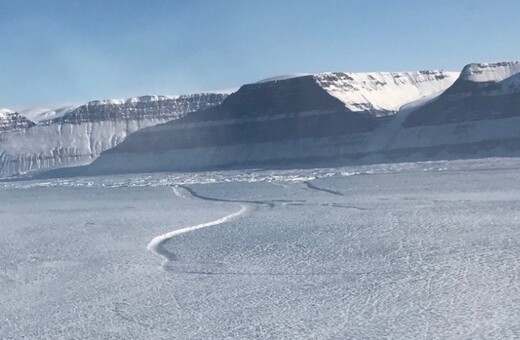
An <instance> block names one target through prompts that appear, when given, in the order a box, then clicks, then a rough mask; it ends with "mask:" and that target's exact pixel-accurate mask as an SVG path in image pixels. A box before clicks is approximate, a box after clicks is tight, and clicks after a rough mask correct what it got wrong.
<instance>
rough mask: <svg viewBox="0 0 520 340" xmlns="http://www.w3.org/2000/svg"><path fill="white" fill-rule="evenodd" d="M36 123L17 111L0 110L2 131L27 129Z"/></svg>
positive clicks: (0, 129)
mask: <svg viewBox="0 0 520 340" xmlns="http://www.w3.org/2000/svg"><path fill="white" fill-rule="evenodd" d="M34 125H35V123H33V122H32V121H30V120H29V119H27V118H25V117H24V116H22V115H21V114H19V113H17V112H0V133H5V132H10V131H19V130H25V129H28V128H30V127H31V126H34Z"/></svg>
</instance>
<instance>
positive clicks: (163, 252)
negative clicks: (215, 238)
mask: <svg viewBox="0 0 520 340" xmlns="http://www.w3.org/2000/svg"><path fill="white" fill-rule="evenodd" d="M180 187H182V188H183V189H185V190H186V191H188V192H189V193H190V194H192V195H193V196H195V197H199V196H198V195H196V194H195V195H194V193H195V192H194V191H193V190H191V189H189V188H188V187H186V186H180ZM188 189H189V190H188ZM173 191H174V192H175V194H176V195H177V196H179V197H182V198H184V195H182V193H181V192H180V191H179V190H178V188H174V190H173ZM199 198H200V197H199ZM213 200H215V201H220V200H219V199H213ZM246 211H247V207H246V206H245V205H243V204H240V210H238V211H236V212H234V213H231V214H229V215H226V216H224V217H222V218H219V219H216V220H213V221H210V222H206V223H201V224H197V225H193V226H189V227H186V228H182V229H177V230H174V231H170V232H168V233H166V234H162V235H159V236H156V237H154V238H153V239H152V240H151V241H150V243H148V246H147V247H146V248H147V249H148V250H150V251H151V252H154V253H156V254H157V255H159V256H162V257H163V258H164V259H165V260H166V261H165V262H164V263H163V267H164V265H165V264H166V263H167V262H169V261H175V260H176V259H177V258H176V256H175V254H173V253H171V252H170V251H168V250H167V249H166V248H165V247H164V244H165V243H166V242H167V241H168V240H170V239H172V238H173V237H175V236H177V235H181V234H185V233H189V232H191V231H194V230H198V229H202V228H207V227H211V226H215V225H218V224H222V223H226V222H228V221H230V220H232V219H233V218H235V217H238V216H240V215H242V214H244V213H245V212H246Z"/></svg>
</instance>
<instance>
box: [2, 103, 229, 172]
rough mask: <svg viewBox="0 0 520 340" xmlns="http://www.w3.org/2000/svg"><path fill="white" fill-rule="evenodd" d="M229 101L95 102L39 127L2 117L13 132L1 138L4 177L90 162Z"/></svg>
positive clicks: (16, 117) (18, 118)
mask: <svg viewBox="0 0 520 340" xmlns="http://www.w3.org/2000/svg"><path fill="white" fill-rule="evenodd" d="M226 96H227V94H225V93H202V94H193V95H182V96H143V97H134V98H130V99H127V100H102V101H92V102H89V103H88V104H85V105H82V106H79V107H77V108H74V109H72V110H65V109H64V110H65V111H67V112H65V114H63V115H61V116H60V115H54V116H53V117H54V118H53V119H46V120H42V121H40V122H39V123H38V124H37V125H34V123H32V122H30V121H28V120H26V119H25V118H23V117H21V116H20V115H18V114H16V113H5V114H2V116H1V117H8V118H9V120H7V118H3V119H0V122H3V121H7V122H8V123H4V124H3V123H0V126H8V127H9V128H4V129H3V131H4V132H2V133H1V134H0V176H2V177H6V176H13V175H18V174H23V173H26V172H29V171H35V170H42V169H50V168H56V167H63V166H72V165H81V164H86V163H89V162H91V161H92V160H93V159H95V158H96V157H97V156H98V155H99V154H100V153H101V152H103V151H105V150H107V149H110V148H112V147H114V146H115V145H117V144H118V143H120V142H121V141H123V140H124V139H125V138H126V136H127V135H128V134H130V133H132V132H134V131H137V130H139V129H142V128H144V127H148V126H152V125H155V124H159V123H164V122H168V121H170V120H174V119H178V118H181V117H184V116H185V115H186V114H188V113H189V112H192V111H197V110H200V109H206V108H208V107H211V106H214V105H218V104H220V103H221V102H222V101H223V100H224V98H226ZM51 116H52V115H50V114H49V115H48V117H49V118H50V117H51ZM22 127H23V129H22ZM0 131H2V128H1V127H0Z"/></svg>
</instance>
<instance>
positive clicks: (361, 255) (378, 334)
mask: <svg viewBox="0 0 520 340" xmlns="http://www.w3.org/2000/svg"><path fill="white" fill-rule="evenodd" d="M519 170H520V160H519V159H488V160H468V161H452V162H426V163H410V164H389V165H372V166H359V167H348V168H336V169H304V170H277V171H265V170H264V171H250V170H249V171H232V172H214V173H197V174H153V175H133V176H111V177H104V178H95V177H92V178H77V179H62V180H59V179H57V180H46V181H40V182H37V181H33V182H4V183H0V233H1V235H2V236H1V237H0V338H1V339H21V338H27V339H383V338H384V339H479V338H482V339H515V338H519V337H520V261H519V260H520V172H519ZM175 231H177V232H175Z"/></svg>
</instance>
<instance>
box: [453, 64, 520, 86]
mask: <svg viewBox="0 0 520 340" xmlns="http://www.w3.org/2000/svg"><path fill="white" fill-rule="evenodd" d="M519 73H520V62H519V61H510V62H499V63H475V64H469V65H466V66H465V67H464V69H463V70H462V72H461V79H462V80H467V81H471V82H476V83H483V82H500V81H503V80H505V79H507V78H510V77H512V76H514V75H516V74H519Z"/></svg>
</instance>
